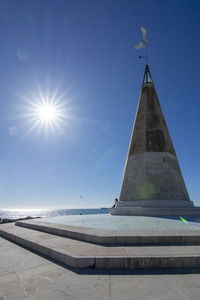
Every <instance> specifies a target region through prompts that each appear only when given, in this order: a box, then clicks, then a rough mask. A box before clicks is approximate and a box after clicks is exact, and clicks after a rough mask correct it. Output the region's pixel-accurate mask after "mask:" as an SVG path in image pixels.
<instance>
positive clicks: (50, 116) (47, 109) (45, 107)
mask: <svg viewBox="0 0 200 300" xmlns="http://www.w3.org/2000/svg"><path fill="white" fill-rule="evenodd" d="M38 117H39V119H40V120H41V121H42V122H46V123H50V122H52V121H55V120H56V118H57V117H58V115H57V111H56V107H55V106H54V105H52V104H48V103H47V104H40V105H39V107H38Z"/></svg>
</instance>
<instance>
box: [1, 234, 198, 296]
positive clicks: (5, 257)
mask: <svg viewBox="0 0 200 300" xmlns="http://www.w3.org/2000/svg"><path fill="white" fill-rule="evenodd" d="M175 272H176V273H175ZM0 299H1V300H22V299H40V300H42V299H45V300H46V299H48V300H49V299H53V300H55V299H56V300H57V299H58V300H59V299H67V300H68V299H69V300H73V299H80V300H85V299H87V300H90V299H91V300H93V299H95V300H98V299H99V300H100V299H101V300H104V299H105V300H133V299H136V300H186V299H187V300H199V299H200V270H196V271H194V270H193V271H189V270H185V271H182V273H177V271H174V272H173V270H171V271H170V272H167V271H166V270H165V271H159V272H158V271H157V272H152V271H151V272H150V271H149V272H145V271H143V272H142V271H141V272H140V271H132V270H71V269H69V268H66V267H64V266H62V265H58V264H56V263H55V262H53V261H51V260H48V259H46V258H43V257H41V256H39V255H37V254H35V253H33V252H31V251H28V250H26V249H24V248H22V247H20V246H18V245H15V244H13V243H11V242H9V241H7V240H5V239H3V238H0Z"/></svg>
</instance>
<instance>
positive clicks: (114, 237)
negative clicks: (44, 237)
mask: <svg viewBox="0 0 200 300" xmlns="http://www.w3.org/2000/svg"><path fill="white" fill-rule="evenodd" d="M15 224H16V225H17V226H21V227H25V228H30V229H35V230H39V231H43V232H46V233H51V234H55V235H59V236H63V237H68V238H71V239H76V240H80V241H85V242H89V243H95V244H100V245H126V244H129V245H139V244H141V245H142V244H145V245H147V244H155V245H164V244H168V245H177V244H179V245H181V244H182V245H191V244H192V245H194V244H200V232H199V231H195V230H193V231H174V230H172V231H151V232H145V231H140V232H139V231H121V230H103V229H94V228H88V227H78V226H71V225H63V224H54V223H48V222H38V220H28V221H18V222H16V223H15Z"/></svg>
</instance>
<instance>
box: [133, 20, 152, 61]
mask: <svg viewBox="0 0 200 300" xmlns="http://www.w3.org/2000/svg"><path fill="white" fill-rule="evenodd" d="M141 31H142V41H141V42H140V43H139V44H138V45H136V46H135V49H137V50H139V49H141V48H144V53H145V56H141V55H139V58H144V59H145V60H146V65H147V58H148V56H147V43H154V41H149V40H147V30H146V29H145V28H144V27H143V26H141Z"/></svg>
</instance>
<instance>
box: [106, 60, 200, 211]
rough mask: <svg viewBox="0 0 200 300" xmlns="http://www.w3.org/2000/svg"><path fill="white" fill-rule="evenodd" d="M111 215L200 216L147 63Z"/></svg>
mask: <svg viewBox="0 0 200 300" xmlns="http://www.w3.org/2000/svg"><path fill="white" fill-rule="evenodd" d="M110 213H111V214H112V215H142V216H169V215H171V216H172V215H179V216H181V215H184V216H186V215H188V216H191V215H199V216H200V207H194V204H193V202H192V201H191V200H190V197H189V195H188V192H187V188H186V186H185V183H184V179H183V176H182V174H181V170H180V167H179V163H178V159H177V156H176V152H175V150H174V146H173V144H172V140H171V137H170V134H169V131H168V128H167V125H166V122H165V119H164V116H163V113H162V110H161V107H160V103H159V100H158V97H157V94H156V90H155V87H154V83H153V80H152V77H151V73H150V70H149V67H148V65H147V64H146V67H145V72H144V79H143V83H142V88H141V95H140V99H139V104H138V109H137V113H136V117H135V123H134V127H133V132H132V136H131V140H130V145H129V150H128V155H127V159H126V164H125V169H124V176H123V182H122V188H121V193H120V198H119V201H118V202H116V204H115V206H114V207H112V208H110Z"/></svg>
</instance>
